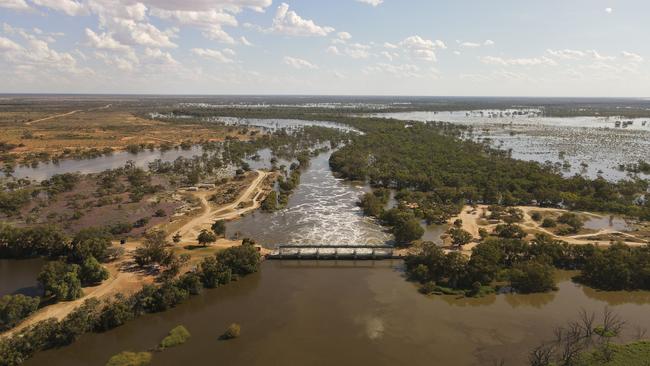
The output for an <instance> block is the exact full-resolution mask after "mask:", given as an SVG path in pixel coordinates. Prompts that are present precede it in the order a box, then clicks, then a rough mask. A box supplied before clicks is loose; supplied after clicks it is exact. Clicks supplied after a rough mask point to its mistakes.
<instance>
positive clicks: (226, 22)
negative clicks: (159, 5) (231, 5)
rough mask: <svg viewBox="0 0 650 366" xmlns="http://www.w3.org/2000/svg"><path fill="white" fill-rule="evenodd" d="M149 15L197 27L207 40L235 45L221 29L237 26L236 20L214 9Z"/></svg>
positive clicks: (157, 11) (156, 12)
mask: <svg viewBox="0 0 650 366" xmlns="http://www.w3.org/2000/svg"><path fill="white" fill-rule="evenodd" d="M151 14H152V15H154V16H156V17H159V18H161V19H167V20H172V21H175V22H176V23H178V24H181V25H190V26H194V27H197V28H199V29H201V30H202V31H203V36H204V37H206V38H208V39H212V40H216V41H219V42H223V43H230V44H232V43H235V39H234V38H233V37H231V36H230V35H229V34H228V33H226V32H225V31H224V30H223V29H222V27H223V26H232V27H234V26H237V19H236V18H235V16H234V15H232V14H229V13H226V12H223V11H219V10H216V9H212V10H205V11H193V10H164V9H152V10H151Z"/></svg>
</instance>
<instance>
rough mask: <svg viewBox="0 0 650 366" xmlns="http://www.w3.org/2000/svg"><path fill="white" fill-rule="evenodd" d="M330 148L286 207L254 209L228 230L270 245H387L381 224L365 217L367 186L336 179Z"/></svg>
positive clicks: (313, 163) (314, 161)
mask: <svg viewBox="0 0 650 366" xmlns="http://www.w3.org/2000/svg"><path fill="white" fill-rule="evenodd" d="M330 155H331V152H328V153H323V154H320V155H319V156H317V157H316V158H314V159H312V160H311V162H310V164H309V167H308V168H307V169H306V170H305V171H304V172H303V173H302V175H301V177H300V184H299V185H298V188H297V189H296V190H295V191H294V192H293V194H292V195H291V196H290V198H289V203H288V204H287V208H286V209H284V210H280V211H277V212H273V213H265V212H259V211H258V212H255V213H253V214H251V215H248V216H246V217H244V218H242V219H240V220H237V221H233V222H230V223H228V224H227V226H226V235H228V236H232V235H234V234H237V233H238V234H239V236H241V237H249V238H252V239H255V240H256V241H258V242H259V243H261V244H263V245H264V246H267V247H275V246H276V245H278V244H294V243H295V244H297V243H300V244H312V245H316V244H347V245H354V244H361V245H363V244H383V243H385V242H387V241H388V240H390V238H391V237H390V235H388V234H386V233H385V232H384V230H383V229H382V227H381V226H379V225H378V224H377V223H376V222H375V221H374V220H372V219H370V218H368V217H364V216H363V212H362V210H361V209H360V208H359V207H358V206H357V202H358V201H359V196H360V195H361V194H362V193H363V192H364V190H365V189H366V187H364V186H362V185H359V184H354V183H349V182H346V181H344V180H343V179H338V178H335V177H334V175H332V171H331V170H330V168H329V157H330Z"/></svg>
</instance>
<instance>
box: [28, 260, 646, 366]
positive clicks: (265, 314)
mask: <svg viewBox="0 0 650 366" xmlns="http://www.w3.org/2000/svg"><path fill="white" fill-rule="evenodd" d="M400 268H401V262H400V261H383V262H357V263H354V262H333V261H329V262H289V261H287V262H283V261H268V262H265V263H263V264H262V268H261V271H260V273H258V274H254V275H251V276H249V277H246V278H244V279H243V280H240V281H238V282H236V283H233V284H231V285H228V286H225V287H222V288H219V289H216V290H206V291H205V292H204V293H203V294H201V295H199V296H197V297H194V298H192V299H190V300H189V301H188V302H186V303H185V304H182V305H180V306H178V307H177V308H174V309H171V310H169V311H167V312H164V313H159V314H151V315H146V316H143V317H141V318H138V319H137V320H135V321H132V322H130V323H127V324H126V325H124V326H121V327H119V328H116V329H114V330H111V331H109V332H106V333H103V334H87V335H84V336H82V337H81V339H80V340H78V341H77V342H76V343H74V344H73V345H71V346H69V347H64V348H61V349H58V350H52V351H46V352H43V353H40V354H37V355H36V357H34V358H33V359H31V360H29V361H28V362H27V363H26V365H43V364H48V365H50V366H63V365H65V366H76V365H79V366H81V365H103V364H104V363H105V362H106V361H107V360H108V359H109V358H110V356H112V355H113V354H116V353H119V352H121V351H124V350H132V351H144V350H147V349H151V348H153V347H155V346H156V344H157V343H158V342H159V341H160V340H161V339H162V338H163V337H164V336H165V335H166V333H167V332H168V331H169V330H170V329H171V328H173V327H175V326H177V325H181V324H182V325H184V326H185V327H187V329H188V330H189V331H190V332H191V334H192V338H191V339H190V340H189V341H188V342H187V343H186V344H184V345H182V346H179V347H176V348H172V349H169V350H166V351H164V352H162V353H155V354H154V357H153V363H152V365H154V366H155V365H159V366H163V365H182V364H188V365H190V364H191V365H214V364H223V365H231V366H237V365H246V366H255V365H378V366H381V365H397V364H401V365H432V364H438V365H460V366H465V365H489V364H492V362H493V361H495V360H501V359H503V360H505V361H506V363H505V364H506V365H521V364H523V363H525V361H526V359H527V352H528V350H529V349H531V348H532V347H534V346H536V345H537V344H538V343H539V342H541V341H543V340H547V339H549V338H551V337H552V335H553V328H554V327H556V326H560V325H564V324H565V323H566V322H567V321H570V320H575V319H576V318H577V315H578V311H579V310H580V309H581V308H584V309H586V310H587V311H594V312H596V313H600V312H602V311H603V309H604V307H605V306H607V305H609V306H610V307H611V308H612V309H613V310H614V311H616V312H617V313H618V314H620V315H621V316H622V318H623V319H625V320H626V321H627V322H628V324H630V327H631V326H632V325H639V326H641V327H646V328H650V317H648V316H647V314H648V313H649V312H650V304H648V301H650V295H648V293H644V292H639V293H634V292H632V293H625V294H623V295H620V294H619V293H599V292H595V291H593V290H591V289H586V288H583V287H581V286H579V285H576V284H574V283H572V282H570V281H569V280H568V277H569V276H570V275H571V273H560V274H559V277H561V278H560V281H561V282H560V283H559V291H557V292H553V293H546V294H535V295H491V296H487V297H484V298H480V299H467V298H456V297H453V296H434V297H427V296H424V295H421V294H419V293H418V292H417V291H416V288H415V286H413V284H411V283H409V282H406V281H405V280H404V279H403V277H402V273H401V271H400ZM232 322H237V323H239V324H241V327H242V335H241V337H240V338H238V339H236V340H233V341H219V340H218V338H219V336H220V334H221V333H222V332H223V331H224V330H225V328H226V327H227V326H228V325H229V324H230V323H232ZM630 327H628V328H629V329H627V331H629V333H633V330H632V329H631V328H630ZM625 339H628V340H629V337H626V338H625Z"/></svg>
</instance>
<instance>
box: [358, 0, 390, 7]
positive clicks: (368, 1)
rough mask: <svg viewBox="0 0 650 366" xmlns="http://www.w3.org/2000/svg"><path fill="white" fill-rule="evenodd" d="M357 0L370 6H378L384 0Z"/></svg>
mask: <svg viewBox="0 0 650 366" xmlns="http://www.w3.org/2000/svg"><path fill="white" fill-rule="evenodd" d="M357 2H360V3H364V4H368V5H371V6H378V5H381V4H383V2H384V0H357Z"/></svg>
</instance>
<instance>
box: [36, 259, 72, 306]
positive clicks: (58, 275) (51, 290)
mask: <svg viewBox="0 0 650 366" xmlns="http://www.w3.org/2000/svg"><path fill="white" fill-rule="evenodd" d="M38 283H39V284H40V285H41V286H42V287H43V289H44V290H45V295H46V296H53V297H54V298H55V299H56V300H57V301H61V300H68V301H69V300H74V299H77V298H79V297H81V296H82V295H83V292H82V291H81V281H80V280H79V266H78V265H76V264H67V263H65V262H61V261H58V262H50V263H47V264H46V265H45V266H43V269H42V270H41V273H40V274H39V275H38Z"/></svg>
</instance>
